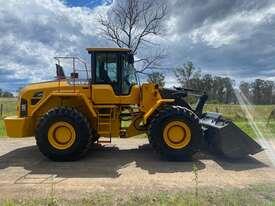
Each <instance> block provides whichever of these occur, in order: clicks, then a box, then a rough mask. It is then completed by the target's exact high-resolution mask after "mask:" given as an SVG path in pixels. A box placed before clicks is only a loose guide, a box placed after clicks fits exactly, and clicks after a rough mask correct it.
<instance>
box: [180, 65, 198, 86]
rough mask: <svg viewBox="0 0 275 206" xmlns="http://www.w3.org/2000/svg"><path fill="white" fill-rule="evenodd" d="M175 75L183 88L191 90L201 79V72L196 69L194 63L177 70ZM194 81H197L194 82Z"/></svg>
mask: <svg viewBox="0 0 275 206" xmlns="http://www.w3.org/2000/svg"><path fill="white" fill-rule="evenodd" d="M175 75H176V78H177V80H178V82H179V83H180V84H181V86H182V87H186V88H191V87H192V85H193V86H196V82H198V79H200V77H201V72H200V70H198V69H196V68H195V67H194V65H193V63H192V62H187V63H186V64H184V65H183V66H181V67H179V68H177V69H176V70H175ZM192 79H193V80H194V79H195V80H196V81H192ZM193 89H196V88H193Z"/></svg>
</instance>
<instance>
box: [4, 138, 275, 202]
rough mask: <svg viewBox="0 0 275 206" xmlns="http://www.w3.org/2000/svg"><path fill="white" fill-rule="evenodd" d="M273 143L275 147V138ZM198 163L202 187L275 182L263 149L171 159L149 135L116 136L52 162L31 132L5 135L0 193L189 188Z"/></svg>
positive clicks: (72, 193)
mask: <svg viewBox="0 0 275 206" xmlns="http://www.w3.org/2000/svg"><path fill="white" fill-rule="evenodd" d="M270 144H271V145H272V146H273V148H274V149H275V141H274V140H273V141H270ZM194 164H195V165H196V167H197V168H198V184H199V186H202V187H203V186H206V187H208V186H209V187H212V186H214V187H218V188H224V187H239V188H242V187H245V186H247V185H251V184H261V183H268V184H275V168H274V167H272V166H270V165H271V164H270V161H269V159H268V158H267V156H266V154H265V152H261V153H259V154H257V155H255V156H254V157H249V158H247V159H245V160H242V161H239V162H234V163H233V162H226V161H224V160H222V159H219V158H215V157H212V156H210V155H203V154H198V155H196V156H195V157H194V160H193V161H192V162H167V161H163V160H160V159H159V157H158V156H157V155H156V154H155V153H154V152H153V151H152V149H151V148H150V146H149V145H148V142H147V140H146V139H113V143H112V144H110V145H107V146H106V147H101V148H97V149H93V150H91V151H90V152H89V154H88V156H87V157H86V158H84V159H82V160H80V161H76V162H52V161H50V160H48V159H46V158H45V157H44V156H43V155H42V154H40V152H39V151H38V148H37V147H36V146H35V141H34V139H33V138H26V139H8V138H1V139H0V199H5V198H27V197H47V196H48V195H49V194H51V193H53V192H54V195H56V196H62V197H63V198H81V197H85V196H86V195H87V194H89V193H101V192H104V193H106V192H107V193H108V192H112V193H118V194H126V193H127V194H128V193H135V192H137V191H139V192H145V193H146V191H166V190H174V189H175V190H178V189H186V188H189V187H193V186H194V185H195V183H194V177H195V175H194V172H193V169H192V168H193V166H194Z"/></svg>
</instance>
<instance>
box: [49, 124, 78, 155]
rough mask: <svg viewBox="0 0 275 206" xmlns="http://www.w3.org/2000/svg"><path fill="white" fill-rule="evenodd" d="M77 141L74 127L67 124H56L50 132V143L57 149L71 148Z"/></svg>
mask: <svg viewBox="0 0 275 206" xmlns="http://www.w3.org/2000/svg"><path fill="white" fill-rule="evenodd" d="M75 139H76V133H75V129H74V127H73V126H72V125H71V124H69V123H67V122H56V123H54V124H53V125H52V126H51V127H50V129H49V131H48V140H49V143H50V144H51V145H52V146H53V147H54V148H56V149H59V150H65V149H68V148H70V147H71V146H72V145H73V143H74V142H75Z"/></svg>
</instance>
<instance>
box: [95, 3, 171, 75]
mask: <svg viewBox="0 0 275 206" xmlns="http://www.w3.org/2000/svg"><path fill="white" fill-rule="evenodd" d="M166 14H167V5H166V4H165V1H161V0H123V1H122V0H121V1H116V3H115V5H114V6H113V7H112V8H111V10H110V11H109V13H108V15H107V17H102V16H101V17H100V18H99V23H100V24H101V26H102V32H103V35H104V36H105V37H106V38H107V39H108V40H110V41H112V42H113V43H115V44H116V45H117V46H118V47H126V48H130V49H131V50H132V51H133V53H134V54H137V51H138V49H139V48H140V47H141V45H143V46H146V44H147V45H148V44H149V45H150V46H152V45H154V44H155V43H154V42H153V41H152V40H151V37H153V36H159V35H161V34H162V32H163V27H162V21H163V20H164V18H165V16H166ZM162 57H163V55H162V54H161V53H157V54H156V55H153V56H150V57H144V58H140V59H139V60H138V61H140V62H143V64H144V65H143V70H145V69H147V68H149V67H151V66H153V65H154V63H155V62H157V61H159V60H160V59H161V58H162Z"/></svg>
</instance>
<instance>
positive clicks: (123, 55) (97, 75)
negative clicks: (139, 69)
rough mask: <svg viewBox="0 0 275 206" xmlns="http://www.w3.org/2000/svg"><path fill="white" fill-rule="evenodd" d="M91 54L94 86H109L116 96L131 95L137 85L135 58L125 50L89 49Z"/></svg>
mask: <svg viewBox="0 0 275 206" xmlns="http://www.w3.org/2000/svg"><path fill="white" fill-rule="evenodd" d="M87 51H88V52H89V53H90V54H91V67H92V68H91V70H92V84H93V85H95V84H105V85H106V84H107V85H110V86H111V87H112V88H113V91H114V93H115V95H117V96H120V95H129V93H130V92H131V88H132V86H133V85H136V84H137V78H136V72H135V69H134V56H133V54H132V52H131V50H130V49H125V48H88V49H87Z"/></svg>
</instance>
